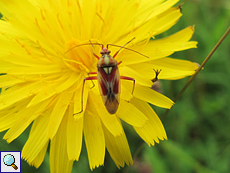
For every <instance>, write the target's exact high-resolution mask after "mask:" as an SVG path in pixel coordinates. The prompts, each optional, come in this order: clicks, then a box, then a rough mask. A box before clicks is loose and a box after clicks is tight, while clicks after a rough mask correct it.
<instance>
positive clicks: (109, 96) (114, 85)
mask: <svg viewBox="0 0 230 173" xmlns="http://www.w3.org/2000/svg"><path fill="white" fill-rule="evenodd" d="M133 39H135V38H133ZM133 39H131V40H130V41H128V42H127V43H126V44H124V45H123V46H118V45H114V44H107V46H106V48H105V47H104V46H103V45H102V44H99V43H91V41H90V43H85V44H81V45H77V46H74V47H73V48H75V47H78V46H83V45H90V44H91V45H92V47H93V55H94V56H95V57H96V58H97V59H98V62H97V72H89V73H88V74H89V75H90V74H94V75H95V74H96V75H97V76H89V77H86V78H85V79H84V81H83V87H82V103H81V111H80V112H78V113H75V114H79V113H81V112H83V93H84V85H85V81H86V80H98V86H99V90H100V94H101V97H102V100H103V103H104V105H105V107H106V109H107V111H108V112H109V113H110V114H115V113H116V112H117V109H118V106H119V94H120V79H124V80H130V81H132V82H133V88H132V93H131V94H132V95H133V92H134V88H135V79H134V78H131V77H127V76H120V74H119V69H118V65H120V64H121V63H122V61H120V62H117V61H116V60H115V57H116V56H117V54H118V53H119V52H120V50H121V49H128V50H130V51H133V52H136V53H138V54H140V55H142V56H145V55H143V54H141V53H140V52H137V51H135V50H132V49H129V48H126V47H125V46H126V45H127V44H128V43H130V42H131V41H132V40H133ZM93 45H100V46H102V49H101V52H100V54H101V57H99V56H98V55H96V54H95V53H94V46H93ZM109 45H111V46H116V47H120V49H119V50H118V51H117V52H116V53H115V54H114V55H113V56H111V55H110V53H111V52H110V50H109V49H108V46H109ZM73 48H71V49H70V50H72V49H73ZM70 50H69V51H70ZM69 51H67V52H69ZM67 52H66V53H67ZM145 57H147V56H145ZM147 58H149V57H147ZM154 71H155V70H154ZM155 72H156V79H157V76H158V74H159V73H160V71H155ZM75 114H74V115H75Z"/></svg>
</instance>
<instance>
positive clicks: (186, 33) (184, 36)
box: [154, 26, 194, 44]
mask: <svg viewBox="0 0 230 173" xmlns="http://www.w3.org/2000/svg"><path fill="white" fill-rule="evenodd" d="M193 33H194V26H188V27H187V28H185V29H182V30H180V31H178V32H176V33H175V34H172V35H170V36H168V37H165V38H162V39H159V40H154V41H155V42H157V43H155V44H158V43H160V42H161V43H163V42H169V43H170V42H185V41H189V40H190V39H191V37H192V35H193Z"/></svg>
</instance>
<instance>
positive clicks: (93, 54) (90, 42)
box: [89, 40, 103, 59]
mask: <svg viewBox="0 0 230 173" xmlns="http://www.w3.org/2000/svg"><path fill="white" fill-rule="evenodd" d="M89 42H90V44H91V45H92V47H93V55H94V56H95V57H96V58H97V59H100V57H99V56H97V55H96V54H95V53H94V46H93V43H92V42H91V40H89ZM100 45H102V48H103V44H100Z"/></svg>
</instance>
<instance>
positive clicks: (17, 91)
mask: <svg viewBox="0 0 230 173" xmlns="http://www.w3.org/2000/svg"><path fill="white" fill-rule="evenodd" d="M40 90H41V82H40V81H38V82H31V83H30V82H27V83H23V84H20V85H15V86H13V87H10V88H9V89H7V90H5V91H4V92H3V91H2V93H1V95H0V109H3V108H5V107H7V106H10V105H12V104H14V103H15V102H18V101H20V100H22V99H25V98H28V97H30V96H32V95H34V94H36V93H38V92H39V91H40Z"/></svg>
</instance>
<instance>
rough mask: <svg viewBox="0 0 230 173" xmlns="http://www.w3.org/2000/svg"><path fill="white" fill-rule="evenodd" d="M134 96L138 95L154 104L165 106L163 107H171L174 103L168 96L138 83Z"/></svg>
mask: <svg viewBox="0 0 230 173" xmlns="http://www.w3.org/2000/svg"><path fill="white" fill-rule="evenodd" d="M133 95H134V97H137V98H139V99H141V100H143V101H146V102H149V103H151V104H153V105H156V106H159V107H163V108H167V109H169V108H171V107H172V105H173V101H172V100H170V99H169V98H168V97H166V96H164V95H162V94H160V93H158V92H156V91H154V90H153V89H151V88H148V87H144V86H141V85H136V86H135V89H134V94H133Z"/></svg>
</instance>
